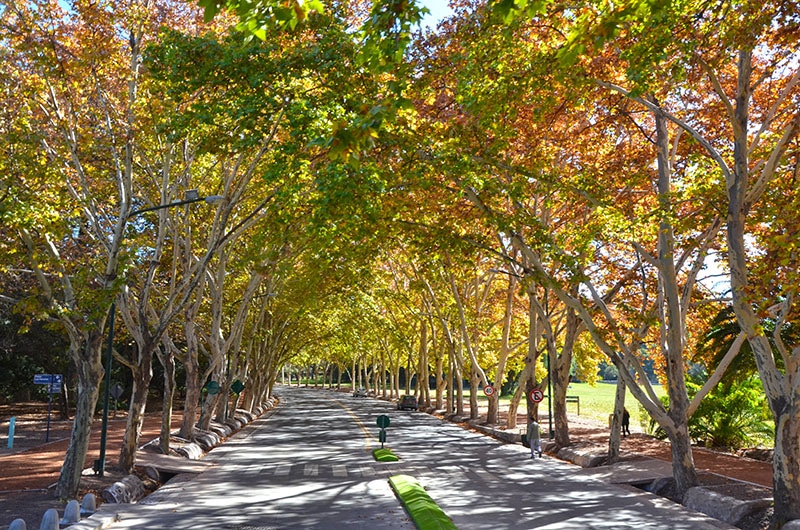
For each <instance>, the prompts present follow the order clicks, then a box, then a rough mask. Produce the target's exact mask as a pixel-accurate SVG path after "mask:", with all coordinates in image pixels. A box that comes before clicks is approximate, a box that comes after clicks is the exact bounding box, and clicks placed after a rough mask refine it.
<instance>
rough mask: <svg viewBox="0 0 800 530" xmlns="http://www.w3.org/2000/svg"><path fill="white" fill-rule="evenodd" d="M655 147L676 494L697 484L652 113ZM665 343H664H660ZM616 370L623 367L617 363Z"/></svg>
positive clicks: (663, 131) (671, 242)
mask: <svg viewBox="0 0 800 530" xmlns="http://www.w3.org/2000/svg"><path fill="white" fill-rule="evenodd" d="M655 122H656V148H657V159H658V201H659V208H660V210H661V220H660V222H659V231H658V261H659V268H658V269H659V270H658V274H659V284H660V288H661V290H662V292H663V297H664V301H663V303H662V311H663V313H662V315H663V316H662V326H661V327H662V331H661V332H662V350H663V354H664V357H665V361H666V367H665V371H666V373H667V384H668V388H667V391H668V393H669V417H670V418H671V419H672V422H673V428H672V429H668V435H669V436H670V442H671V443H672V472H673V475H674V477H675V485H676V487H677V493H678V495H679V496H681V497H682V496H683V494H684V493H686V491H687V490H688V489H689V488H691V487H694V486H696V485H697V473H696V471H695V468H694V459H693V458H692V446H691V443H690V440H689V425H688V422H689V417H688V410H689V395H688V393H687V391H686V373H685V365H684V359H683V350H684V344H685V342H684V329H685V322H684V318H683V314H682V313H683V311H682V309H681V299H680V298H681V297H680V292H679V288H678V280H677V273H676V270H675V238H674V233H673V228H672V224H671V221H670V219H671V217H672V213H673V207H672V198H671V195H670V193H671V190H670V188H671V178H672V176H671V170H670V162H669V130H668V128H667V120H666V118H664V116H662V115H661V114H660V113H655ZM664 346H666V347H664ZM617 368H618V369H619V370H620V371H621V370H623V369H624V367H621V366H618V367H617Z"/></svg>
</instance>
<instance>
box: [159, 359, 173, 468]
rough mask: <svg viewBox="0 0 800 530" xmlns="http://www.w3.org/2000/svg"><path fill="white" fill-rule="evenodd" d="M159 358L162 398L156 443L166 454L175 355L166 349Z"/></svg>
mask: <svg viewBox="0 0 800 530" xmlns="http://www.w3.org/2000/svg"><path fill="white" fill-rule="evenodd" d="M159 359H160V360H161V364H162V366H163V367H164V399H163V401H162V403H161V434H160V436H159V444H158V445H159V448H160V449H161V454H164V455H168V454H169V438H170V435H171V432H170V431H171V429H172V400H173V399H174V398H175V356H174V355H173V354H172V351H171V350H168V349H167V350H166V351H164V352H163V353H162V354H161V355H160V356H159Z"/></svg>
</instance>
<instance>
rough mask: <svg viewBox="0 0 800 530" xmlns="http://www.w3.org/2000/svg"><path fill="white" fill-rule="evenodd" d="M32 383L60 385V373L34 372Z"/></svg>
mask: <svg viewBox="0 0 800 530" xmlns="http://www.w3.org/2000/svg"><path fill="white" fill-rule="evenodd" d="M33 384H34V385H58V386H61V374H34V376H33Z"/></svg>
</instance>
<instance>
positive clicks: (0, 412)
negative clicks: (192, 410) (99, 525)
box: [0, 403, 180, 530]
mask: <svg viewBox="0 0 800 530" xmlns="http://www.w3.org/2000/svg"><path fill="white" fill-rule="evenodd" d="M11 416H15V417H16V428H15V433H14V440H13V447H12V448H11V449H9V448H8V434H9V433H8V429H9V418H10V417H11ZM55 417H56V415H55V414H53V415H52V416H51V419H50V433H49V440H50V441H49V443H45V440H46V439H47V438H48V437H47V404H46V403H45V404H39V403H22V404H19V403H18V404H14V405H11V406H9V405H2V406H0V444H2V445H0V530H5V529H7V528H8V525H9V524H10V523H11V521H13V520H14V519H16V518H22V519H24V520H25V522H26V523H27V527H28V528H37V527H38V525H39V523H40V522H41V520H42V516H43V515H44V512H45V511H47V510H48V509H50V508H56V509H58V510H59V513H63V509H64V503H62V502H61V501H59V500H58V499H56V498H55V497H54V486H55V484H56V483H57V482H58V477H59V474H60V472H61V465H62V463H63V462H64V456H65V454H66V451H67V446H68V445H69V434H70V432H71V430H72V421H62V420H57V419H54V418H55ZM125 424H126V413H125V412H124V411H119V412H117V416H116V418H113V417H110V418H109V422H108V431H107V440H106V472H105V473H104V475H105V476H104V477H98V476H95V475H94V474H93V473H92V472H91V468H92V463H93V462H94V460H95V459H96V458H98V457H99V453H100V431H101V425H102V423H101V421H100V419H99V418H98V419H96V420H95V421H94V422H93V423H92V435H91V438H90V443H89V453H88V455H87V457H86V461H85V462H84V469H86V468H88V469H89V471H88V474H87V472H86V471H84V476H83V478H82V479H81V487H80V495H79V497H80V498H82V497H83V495H85V494H86V493H89V492H92V493H94V494H95V496H96V497H97V500H98V503H100V502H102V498H101V497H100V492H101V491H102V490H103V489H104V488H105V487H107V486H110V485H111V484H113V483H114V482H116V481H117V480H120V479H121V478H122V477H123V474H122V473H121V472H119V471H118V470H116V469H115V464H116V462H117V459H118V458H119V454H120V450H121V448H122V436H123V434H124V432H125ZM179 425H180V414H175V415H173V423H172V427H173V429H177V428H178V427H179ZM160 429H161V413H160V412H153V413H148V414H147V416H146V418H145V424H144V426H143V428H142V435H141V438H140V442H139V444H140V445H142V444H144V443H145V442H147V441H150V440H152V439H154V438H157V437H158V435H159V432H160Z"/></svg>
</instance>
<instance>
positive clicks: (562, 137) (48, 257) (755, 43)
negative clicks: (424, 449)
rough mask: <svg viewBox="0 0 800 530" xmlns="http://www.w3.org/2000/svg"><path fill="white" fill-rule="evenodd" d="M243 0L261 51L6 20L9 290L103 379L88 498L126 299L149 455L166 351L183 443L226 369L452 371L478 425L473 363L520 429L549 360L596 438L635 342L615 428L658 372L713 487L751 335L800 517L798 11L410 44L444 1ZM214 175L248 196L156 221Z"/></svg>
mask: <svg viewBox="0 0 800 530" xmlns="http://www.w3.org/2000/svg"><path fill="white" fill-rule="evenodd" d="M234 4H236V3H235V2H233V3H232V7H235V8H240V9H239V10H238V11H237V13H239V14H240V15H241V16H242V18H241V19H240V20H241V23H240V26H241V27H242V28H244V29H248V30H249V31H251V32H252V33H254V34H255V35H256V36H258V37H260V39H255V40H246V39H243V38H242V37H241V35H240V34H237V33H229V32H228V31H227V29H226V27H227V26H228V24H229V23H230V22H231V20H230V19H228V18H225V16H226V15H224V14H222V15H219V14H218V15H217V17H216V18H215V19H213V20H212V21H210V22H203V21H201V20H200V18H199V16H200V13H199V12H198V11H197V10H195V9H193V8H192V7H191V6H188V5H186V4H183V3H174V2H169V1H161V0H160V1H155V0H146V1H131V2H127V3H119V2H114V3H109V4H107V5H106V4H103V3H99V4H96V5H85V4H84V3H77V2H76V3H75V4H65V3H63V2H62V3H51V2H44V1H42V2H10V3H8V5H7V7H5V9H4V11H3V13H2V27H0V31H2V37H0V38H2V43H3V45H2V47H0V53H2V54H3V64H4V65H8V67H7V68H4V69H3V71H2V73H1V74H0V75H2V76H3V77H5V79H4V81H5V83H4V85H3V86H5V87H6V88H5V89H4V98H5V101H6V103H5V105H4V107H3V109H4V110H3V115H2V119H1V120H0V127H2V135H1V139H0V142H2V150H3V153H4V156H3V157H2V161H0V164H2V165H3V168H2V169H3V171H4V174H5V175H7V177H6V178H5V179H4V182H3V187H4V189H3V199H2V202H1V203H0V205H1V206H2V216H3V231H4V232H5V234H6V237H5V238H4V240H3V242H2V243H1V244H3V245H4V248H3V251H4V252H3V256H4V257H3V263H2V267H3V272H4V274H3V278H4V280H3V284H4V300H5V301H6V302H8V303H13V304H14V307H15V308H16V310H17V311H18V312H19V313H20V314H24V315H26V317H27V318H29V319H30V320H31V321H34V320H47V321H49V322H51V323H53V324H55V325H57V329H59V330H61V332H62V333H64V334H65V335H66V337H67V338H68V341H69V355H70V357H71V359H72V360H73V363H74V365H75V366H76V368H77V372H78V375H79V388H78V406H77V413H76V419H75V428H74V429H73V438H72V440H71V444H70V450H69V452H68V454H67V457H66V462H65V465H64V469H63V471H62V477H61V480H60V482H59V494H60V495H62V496H69V494H70V492H74V490H76V489H77V484H78V480H79V476H80V469H81V467H82V464H83V459H84V457H85V454H86V447H87V443H88V432H89V426H90V422H91V417H92V415H93V413H94V410H95V405H96V401H97V395H98V389H99V385H100V380H101V377H102V374H103V367H102V363H101V358H102V346H103V339H104V337H105V334H106V333H107V330H108V326H109V322H107V320H108V317H109V310H110V308H111V304H112V302H116V306H117V307H118V309H119V313H120V316H121V322H122V324H123V326H121V331H119V332H118V334H117V337H118V344H122V343H125V344H129V343H130V342H131V341H132V342H133V343H135V345H136V347H135V348H127V349H123V348H118V350H117V355H116V357H115V359H116V360H117V361H119V362H121V363H123V364H124V365H125V366H127V367H129V368H130V370H131V373H132V374H133V375H132V378H133V381H134V391H133V396H132V399H131V406H130V414H129V425H128V434H127V435H126V443H125V448H124V449H123V452H122V455H121V456H120V465H121V466H122V467H123V468H127V469H129V468H131V467H132V466H133V462H134V458H135V447H136V442H137V437H138V432H139V428H140V426H141V421H142V415H143V413H144V407H145V403H146V398H147V390H148V388H149V387H150V386H151V377H152V367H153V362H154V359H158V362H160V363H161V365H162V366H163V367H164V374H165V375H164V377H165V379H164V382H163V386H164V389H165V392H164V396H165V399H164V407H163V410H164V433H163V434H164V435H163V436H162V440H163V444H164V445H163V447H162V449H164V450H167V449H168V446H167V444H168V440H169V437H168V436H167V434H168V430H167V429H168V428H169V421H170V417H169V414H170V411H171V403H172V397H173V393H174V372H175V363H176V362H177V363H180V364H181V365H182V366H183V369H184V371H185V373H186V401H185V402H186V408H185V410H184V413H183V417H184V422H183V425H182V428H181V434H182V435H183V436H190V435H191V434H192V432H193V429H194V426H195V424H196V423H197V421H198V419H199V416H198V412H197V407H198V404H199V403H200V401H201V395H202V393H201V390H202V387H203V384H204V383H205V382H206V381H207V380H209V379H214V380H216V381H221V382H223V389H222V392H221V393H220V395H221V396H225V395H227V394H228V388H229V385H230V384H231V382H232V381H234V380H235V379H241V380H242V381H245V383H246V384H247V386H248V393H247V395H248V399H249V400H250V402H249V403H247V404H246V406H250V405H251V404H252V403H255V402H256V401H258V400H260V399H262V398H264V397H266V396H268V395H269V392H270V390H271V387H272V385H273V384H274V382H275V380H276V378H277V377H278V375H279V374H280V368H281V367H282V366H283V365H284V364H285V363H287V362H288V361H290V360H291V362H292V363H293V364H294V365H297V366H308V367H311V366H325V365H336V366H338V367H339V370H340V372H341V371H344V370H349V371H350V372H351V374H354V375H355V374H358V373H362V374H368V375H369V376H370V377H372V378H373V380H372V381H371V382H369V383H367V384H369V385H370V386H378V385H381V386H382V385H386V387H387V388H389V389H392V390H391V392H394V393H400V392H401V389H400V388H399V386H400V383H399V381H400V371H401V368H402V369H403V370H404V371H405V373H406V375H407V377H406V379H407V380H408V379H410V378H409V377H408V374H411V373H413V374H415V375H416V377H417V380H419V381H428V380H429V379H430V378H431V377H432V378H433V380H435V382H436V390H435V391H434V392H433V393H432V394H430V395H429V394H428V385H420V392H421V396H420V397H421V400H422V401H423V403H429V404H432V405H434V406H437V407H438V408H445V407H450V408H451V409H453V410H454V411H455V412H460V413H463V403H464V400H463V399H462V397H463V396H462V395H461V385H460V384H455V385H454V384H453V381H460V380H462V379H467V380H469V381H470V382H471V384H472V386H473V389H478V388H482V387H484V386H486V385H493V386H494V387H495V389H496V390H497V391H498V392H495V398H493V399H490V409H489V413H488V418H487V421H489V422H496V421H497V417H498V401H497V399H496V396H497V394H499V391H500V390H501V388H502V387H503V385H504V384H505V383H506V382H507V381H508V379H509V374H512V377H513V379H515V380H516V381H517V384H516V385H514V387H515V388H516V396H515V400H514V401H512V407H511V410H509V414H508V417H509V421H511V422H513V421H514V420H515V418H516V407H517V406H518V405H519V403H520V402H521V400H522V399H523V397H522V396H524V395H525V392H526V391H527V390H530V389H532V388H533V387H535V386H537V385H542V384H543V382H544V378H545V374H546V373H547V372H548V371H549V373H550V374H551V377H552V383H553V388H554V397H555V399H554V419H555V426H556V441H557V443H559V444H560V445H567V444H569V429H568V423H567V415H566V407H565V400H564V398H565V395H566V390H567V384H568V381H569V377H570V371H571V369H572V367H573V366H574V365H576V364H577V366H578V367H579V370H580V371H581V372H582V373H585V374H590V373H596V365H597V362H599V361H600V360H601V359H606V360H608V361H609V362H612V363H613V364H614V365H615V366H616V368H617V370H618V373H619V374H620V380H621V381H622V383H624V387H623V386H621V387H620V393H619V395H620V398H619V400H618V403H617V407H616V411H617V414H616V415H615V421H617V422H618V421H619V417H618V415H619V411H621V408H622V401H623V399H624V389H625V388H627V389H628V391H629V392H630V393H631V394H632V395H633V397H634V398H635V399H636V400H637V401H638V402H639V403H641V404H642V406H643V407H644V408H645V409H646V410H647V411H648V412H649V413H650V415H651V416H652V418H653V419H654V420H655V421H656V422H657V423H658V425H659V426H660V427H661V429H663V431H664V432H665V433H666V435H667V436H668V437H669V439H670V441H671V444H672V450H673V466H674V474H675V479H676V483H677V485H678V489H679V490H682V491H685V490H686V489H687V488H689V487H691V486H692V485H694V484H696V482H697V476H696V473H695V471H694V464H693V461H692V456H691V445H690V434H689V419H690V418H691V416H692V415H693V414H694V413H695V411H696V410H697V409H698V406H699V405H700V403H701V401H702V399H703V397H704V396H705V395H707V394H708V392H709V391H711V390H712V388H713V387H714V386H715V385H716V384H717V383H718V382H719V380H720V379H721V378H722V376H723V374H724V372H725V369H726V367H727V366H728V365H729V364H730V363H731V362H732V360H733V359H734V358H735V356H736V355H737V353H738V352H739V350H740V349H741V347H742V345H743V344H744V343H745V342H747V343H748V344H749V346H750V349H749V350H748V351H752V354H753V355H754V358H755V360H756V364H757V368H758V371H759V373H760V376H761V380H762V381H763V385H764V392H765V394H766V396H767V399H768V401H769V403H770V407H771V410H772V413H773V416H774V419H775V425H776V434H775V449H776V450H775V461H774V466H775V501H776V503H775V513H776V517H775V525H776V527H777V526H780V525H781V524H782V523H783V522H784V521H786V520H789V519H794V518H800V512H798V510H800V446H799V445H798V444H799V443H800V441H799V438H798V436H800V432H797V430H798V429H800V411H798V407H799V406H800V402H798V396H797V395H796V391H795V390H794V385H793V384H792V382H793V381H795V380H796V379H797V370H798V369H800V367H798V363H797V361H796V357H797V356H798V355H800V349H798V348H797V342H796V340H795V339H796V334H795V333H794V330H795V329H796V325H795V322H794V318H795V314H796V313H797V311H796V309H797V307H796V302H795V300H794V292H793V289H794V286H795V285H796V284H797V282H796V281H795V280H796V278H795V274H796V270H797V254H796V245H797V238H796V237H795V235H796V227H795V226H794V225H795V223H793V222H792V217H791V216H792V212H793V207H794V206H795V204H796V202H797V200H798V194H797V192H796V191H795V188H796V186H795V182H794V181H795V179H796V178H797V175H798V167H799V166H798V139H797V130H798V127H800V112H798V110H797V109H798V98H800V90H799V89H798V82H800V69H798V66H797V65H798V56H797V50H796V42H797V40H798V27H797V25H798V20H800V18H798V13H797V6H796V5H795V4H794V3H791V2H782V1H776V2H769V3H764V2H759V3H758V5H755V4H752V5H750V4H742V5H739V4H737V5H736V6H735V7H733V6H730V5H727V4H725V5H720V6H709V5H705V4H697V5H695V4H693V3H686V4H681V5H679V6H678V5H669V6H664V5H661V4H651V3H646V2H629V3H623V4H619V5H614V6H610V5H608V4H606V3H599V2H598V3H597V4H594V3H592V2H587V3H584V4H582V5H580V6H574V7H571V8H570V9H565V8H564V7H563V6H561V5H556V4H551V3H549V2H541V3H532V4H525V5H524V6H523V3H520V2H516V3H514V2H505V1H503V2H489V5H486V4H484V3H482V2H463V3H460V2H457V3H454V4H455V5H454V7H455V8H456V12H455V15H454V16H453V17H452V18H451V19H449V20H447V21H444V22H443V23H442V24H440V26H439V27H438V29H437V30H436V31H435V32H429V33H427V34H425V35H420V36H419V38H418V39H417V40H416V41H413V45H412V46H411V47H410V48H408V49H406V50H405V53H403V50H404V49H405V48H404V46H408V45H411V44H412V41H411V40H410V33H409V32H410V24H411V23H413V21H414V20H416V19H418V18H419V15H420V11H419V8H418V7H417V6H415V5H414V3H413V2H403V3H398V2H381V3H378V5H377V6H376V7H375V8H374V11H373V14H372V16H371V17H366V18H364V16H365V14H366V13H367V10H366V8H367V6H366V5H363V4H361V3H359V2H337V3H332V4H330V5H327V6H325V8H324V9H323V8H322V6H321V5H318V4H316V3H312V4H306V5H305V10H304V9H302V8H301V7H300V6H301V4H298V5H297V6H295V7H296V9H292V10H291V11H281V10H280V9H279V8H280V6H281V4H280V3H278V2H276V3H274V5H273V3H271V2H264V3H263V4H262V5H263V6H266V7H268V8H269V9H268V10H267V11H263V12H261V11H252V10H247V9H246V6H245V7H242V6H238V5H234ZM216 6H217V4H216V3H214V4H213V5H210V7H206V9H207V12H208V14H213V13H214V12H215V11H216ZM520 6H522V7H520ZM309 8H310V9H309ZM732 13H736V16H733V15H732ZM363 20H366V21H367V22H366V23H364V24H363V25H362V28H363V32H362V33H360V34H354V33H353V28H354V27H356V26H358V25H359V23H360V21H363ZM286 28H294V29H292V30H287V29H286ZM11 87H14V88H13V89H12V88H11ZM188 189H198V190H200V193H201V195H204V196H210V195H220V196H222V197H224V199H223V201H222V202H221V203H219V204H215V205H211V206H208V205H203V204H196V205H184V206H181V207H174V208H172V207H170V208H162V209H158V210H154V211H150V212H142V213H137V212H139V211H140V210H142V209H146V208H148V207H153V206H158V205H168V204H170V203H172V202H175V201H179V200H180V199H181V197H182V195H183V192H184V191H185V190H188ZM714 271H720V273H721V274H722V275H723V276H725V278H726V279H727V278H728V276H729V278H730V283H727V282H720V281H718V280H716V279H715V278H714ZM722 285H724V286H725V287H722ZM726 309H732V310H733V312H734V314H735V317H736V321H737V323H738V327H736V328H735V331H734V334H733V335H734V336H736V334H737V333H738V337H737V338H736V340H733V341H730V348H729V349H726V350H725V351H722V352H721V351H720V349H719V348H716V349H714V348H711V349H707V350H702V351H701V355H702V356H705V362H706V364H707V366H708V368H709V371H710V372H711V371H713V373H711V374H710V376H709V378H708V381H707V382H706V384H705V385H704V386H703V387H702V388H700V389H699V390H698V391H697V392H696V393H695V392H693V397H692V398H691V399H690V398H689V393H688V392H687V386H686V367H687V363H688V359H689V358H690V357H691V356H692V355H693V354H694V352H695V350H696V348H695V345H696V344H697V343H698V342H699V341H700V339H701V338H702V337H703V335H704V334H706V332H707V331H708V330H709V329H711V327H712V324H711V322H712V320H713V319H714V318H715V317H716V316H718V315H719V314H721V313H722V312H723V311H724V310H726ZM122 352H130V355H129V356H125V355H122V354H121V353H122ZM648 360H649V361H654V362H655V363H656V365H657V367H658V369H659V371H660V374H661V377H662V381H663V382H664V384H665V385H666V387H667V389H668V394H669V403H668V405H664V404H662V403H661V401H660V400H659V399H658V398H657V396H656V393H655V392H654V390H653V387H652V383H651V382H650V381H649V379H648V378H647V377H646V374H645V371H644V369H643V363H644V362H645V361H648ZM714 369H716V370H714ZM448 389H449V391H450V395H451V396H452V395H454V394H455V396H456V397H457V399H455V401H452V400H450V399H447V400H446V403H445V399H444V396H445V395H446V391H447V390H448ZM476 395H477V392H475V391H473V392H471V398H470V399H472V400H473V401H472V403H470V405H471V406H470V411H471V413H472V414H476V413H477V412H476V411H477V403H475V402H474V399H475V396H476ZM206 406H207V407H208V411H207V412H208V414H203V415H202V418H203V420H204V421H210V419H211V417H212V411H215V413H216V414H218V415H219V414H224V412H223V411H224V408H225V407H224V400H213V399H211V400H208V401H207V403H206ZM614 432H618V431H617V430H616V429H615V430H614ZM618 442H619V441H618V439H613V438H612V442H611V451H612V457H613V456H614V450H615V449H614V448H615V447H618Z"/></svg>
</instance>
